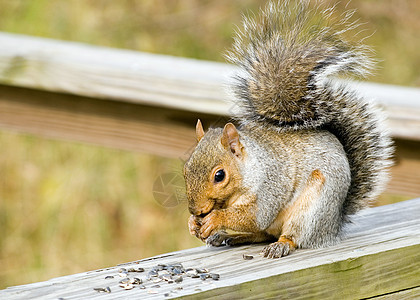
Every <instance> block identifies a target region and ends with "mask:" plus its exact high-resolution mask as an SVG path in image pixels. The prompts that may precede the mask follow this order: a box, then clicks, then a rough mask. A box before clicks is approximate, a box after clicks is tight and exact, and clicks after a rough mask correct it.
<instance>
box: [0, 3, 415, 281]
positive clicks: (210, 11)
mask: <svg viewBox="0 0 420 300" xmlns="http://www.w3.org/2000/svg"><path fill="white" fill-rule="evenodd" d="M264 2H265V1H261V0H260V1H251V0H247V1H243V0H235V1H225V0H212V1H198V0H180V1H163V0H159V1H155V0H144V1H133V0H120V1H106V0H84V1H80V0H67V1H63V0H37V1H26V0H14V1H11V0H0V30H2V31H8V32H13V33H22V34H28V35H35V36H43V37H50V38H55V39H63V40H73V41H80V42H84V43H92V44H97V45H103V46H110V47H118V48H127V49H134V50H139V51H147V52H154V53H162V54H169V55H177V56H186V57H192V58H199V59H209V60H218V61H223V57H222V53H223V52H224V51H225V50H226V49H227V48H228V47H229V46H230V43H231V41H232V40H231V36H232V33H233V30H234V28H235V25H234V24H239V23H240V19H241V13H242V12H244V11H245V10H246V9H251V10H255V9H256V8H257V7H259V6H260V5H261V4H262V3H264ZM329 2H332V1H329ZM343 7H344V4H339V6H338V8H339V9H342V8H343ZM350 7H355V8H358V9H359V12H358V14H357V16H358V17H360V19H361V21H362V22H366V23H367V24H366V25H364V27H365V28H366V29H367V30H368V32H374V31H376V33H375V34H374V36H373V37H371V38H370V39H369V40H368V43H369V44H371V45H372V46H373V47H374V48H375V50H376V52H377V57H378V58H379V59H380V60H381V62H380V65H379V66H380V68H379V69H378V71H377V74H376V75H375V76H374V77H373V78H372V80H373V81H378V82H385V83H391V84H402V85H412V86H416V85H417V86H418V85H420V73H419V71H418V70H419V69H420V56H419V55H418V49H420V39H419V35H418V32H419V31H420V21H419V19H418V16H419V15H420V4H419V2H418V1H410V0H401V1H387V2H383V1H380V0H375V1H373V0H371V1H362V0H353V1H352V2H351V3H350ZM0 50H1V47H0ZM180 169H181V164H180V160H170V159H164V158H159V157H154V156H151V155H147V154H138V153H130V152H125V151H118V150H112V149H106V148H100V147H94V146H88V145H82V144H76V143H69V142H58V141H51V140H47V139H43V138H40V137H34V136H27V135H21V134H16V133H11V132H7V131H0V288H4V287H6V286H10V285H16V284H24V283H28V282H34V281H41V280H46V279H48V278H51V277H55V276H60V275H64V274H70V273H75V272H81V271H86V270H91V269H96V268H101V267H105V266H111V265H115V264H117V263H122V262H126V261H132V260H137V259H140V258H143V257H148V256H151V255H155V254H159V253H164V252H168V251H173V250H178V249H184V248H190V247H194V246H198V245H201V242H200V241H198V240H196V239H195V238H193V237H191V236H190V235H189V234H188V231H187V225H186V222H187V217H188V211H187V208H186V204H185V203H181V204H180V205H178V206H176V207H174V208H167V207H163V206H161V205H160V204H159V203H158V202H157V201H155V200H154V198H153V194H152V189H153V184H154V182H155V180H156V179H157V178H158V176H160V175H161V174H164V173H168V172H174V171H175V172H180ZM406 198H407V197H404V196H401V195H385V196H384V197H382V199H381V201H382V203H388V202H393V201H397V200H402V199H406Z"/></svg>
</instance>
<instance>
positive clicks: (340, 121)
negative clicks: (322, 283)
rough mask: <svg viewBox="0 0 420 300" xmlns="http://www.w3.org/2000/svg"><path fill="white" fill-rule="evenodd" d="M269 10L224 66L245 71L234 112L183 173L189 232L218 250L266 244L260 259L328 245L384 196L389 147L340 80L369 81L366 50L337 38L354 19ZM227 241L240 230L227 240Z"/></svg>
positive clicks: (238, 80)
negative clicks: (231, 120)
mask: <svg viewBox="0 0 420 300" xmlns="http://www.w3.org/2000/svg"><path fill="white" fill-rule="evenodd" d="M333 12H334V8H331V7H330V8H327V9H321V8H320V6H315V7H313V6H311V5H310V3H309V1H305V0H301V1H296V2H289V1H282V3H275V2H269V3H268V5H267V6H266V7H265V9H263V10H262V11H261V12H260V15H259V16H256V17H249V18H245V19H244V22H243V30H242V31H238V32H237V35H236V37H235V40H234V44H233V47H232V50H231V51H229V52H228V54H227V58H228V60H229V61H230V62H232V63H234V64H236V65H237V66H239V67H240V72H239V73H238V74H237V75H236V76H235V77H234V80H233V83H232V90H233V93H234V95H235V100H234V104H235V105H236V106H237V107H238V111H237V112H236V113H235V115H234V116H233V118H234V119H235V120H236V121H237V122H238V123H239V124H240V126H239V127H236V126H235V125H234V124H232V123H228V124H226V125H225V126H224V128H223V129H222V128H212V129H209V130H208V131H207V132H206V133H205V132H204V130H203V127H202V125H201V122H200V121H198V122H197V126H196V133H197V140H198V144H197V146H196V148H195V150H194V152H193V153H192V155H191V157H190V158H189V159H188V161H187V162H186V163H185V166H184V177H185V182H186V191H187V197H188V206H189V211H190V213H191V217H190V218H189V221H188V225H189V230H190V233H191V234H193V235H195V236H197V237H198V238H200V239H202V240H203V241H206V242H207V244H210V245H213V246H220V245H222V244H224V243H226V244H228V245H237V244H242V243H254V242H272V243H271V244H268V245H267V246H265V247H264V248H263V250H262V254H263V256H265V257H269V258H278V257H281V256H285V255H288V254H289V253H290V252H292V251H293V250H295V249H296V248H315V247H324V246H327V245H332V244H334V243H337V242H338V241H339V240H340V237H341V233H342V229H343V226H344V225H345V224H346V223H347V222H349V215H352V214H354V213H356V212H357V211H359V210H360V209H362V208H364V207H366V206H367V205H368V204H369V203H370V202H371V201H372V200H374V199H375V197H377V196H378V195H379V194H380V193H381V192H382V191H383V189H384V188H385V185H386V183H387V180H388V169H389V167H390V166H391V164H392V162H391V156H392V152H393V147H392V143H391V139H390V137H389V134H388V131H387V130H386V129H385V128H384V126H383V115H382V113H381V112H380V111H379V110H378V109H377V108H376V107H375V106H374V105H373V104H372V103H370V102H367V101H365V100H364V99H362V98H361V97H360V96H358V95H357V93H356V92H354V91H352V90H351V89H350V88H349V87H347V86H346V85H345V83H337V82H336V81H334V79H332V77H333V76H337V75H343V74H344V75H346V74H351V75H356V76H359V77H364V76H365V75H367V74H369V71H370V69H371V67H372V60H371V58H370V55H369V50H368V49H367V48H366V47H365V46H363V45H362V44H361V43H356V44H352V43H349V42H347V41H346V40H344V39H343V38H342V36H343V34H344V33H345V32H352V31H354V29H355V28H356V27H357V24H356V23H352V22H350V21H349V19H350V18H351V15H352V13H351V12H346V13H344V14H343V15H341V16H340V17H339V19H337V18H335V17H333ZM226 230H230V231H235V233H227V231H226Z"/></svg>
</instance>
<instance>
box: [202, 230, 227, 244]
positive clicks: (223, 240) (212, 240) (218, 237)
mask: <svg viewBox="0 0 420 300" xmlns="http://www.w3.org/2000/svg"><path fill="white" fill-rule="evenodd" d="M229 239H230V235H229V234H227V233H226V232H225V231H219V232H216V233H215V234H213V235H211V236H209V237H208V238H207V240H206V244H207V245H208V246H213V247H220V246H223V245H226V244H227V240H229Z"/></svg>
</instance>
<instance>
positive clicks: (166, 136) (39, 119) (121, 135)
mask: <svg viewBox="0 0 420 300" xmlns="http://www.w3.org/2000/svg"><path fill="white" fill-rule="evenodd" d="M201 117H202V118H203V119H204V121H205V122H208V123H214V122H216V120H217V118H218V117H216V116H211V115H207V114H202V115H201ZM195 122H196V116H194V115H193V114H188V113H186V112H185V111H181V110H176V109H167V108H164V107H153V106H146V105H139V104H138V105H135V104H132V103H126V102H114V101H103V100H98V99H94V98H88V97H80V96H73V95H68V94H60V93H50V92H43V91H38V90H31V89H23V88H16V87H9V86H0V127H3V128H6V129H11V130H16V131H20V132H24V133H32V134H37V135H42V136H45V137H49V138H56V139H66V140H72V141H80V142H86V143H92V144H97V145H102V146H108V147H113V148H118V149H125V150H133V151H143V152H149V153H154V154H157V155H162V156H167V157H175V158H185V157H186V152H188V150H190V149H191V148H192V147H194V145H195V143H196V142H195V141H196V139H195V131H194V124H195Z"/></svg>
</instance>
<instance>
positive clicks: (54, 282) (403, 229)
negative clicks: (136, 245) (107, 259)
mask: <svg viewBox="0 0 420 300" xmlns="http://www.w3.org/2000/svg"><path fill="white" fill-rule="evenodd" d="M419 215H420V199H415V200H409V201H404V202H400V203H397V204H392V205H385V206H381V207H375V208H371V209H366V210H364V211H362V212H361V213H360V214H358V215H356V216H354V218H353V223H352V224H350V225H349V226H348V227H347V228H346V237H345V239H344V240H343V242H342V243H340V244H338V245H336V246H332V247H328V248H322V249H305V250H302V249H301V250H298V251H296V252H294V253H292V254H291V255H290V256H287V257H284V258H280V259H267V258H263V257H261V256H260V255H259V254H258V253H259V252H260V251H261V249H262V247H263V245H248V246H240V247H226V246H225V247H220V248H208V247H199V248H194V249H188V250H183V251H178V252H173V253H167V254H163V255H159V256H156V257H152V258H146V259H142V260H139V261H135V262H132V263H127V264H122V265H119V266H115V267H110V268H105V269H102V270H97V271H91V272H86V273H80V274H75V275H69V276H64V277H59V278H54V279H51V280H49V281H45V282H39V283H33V284H28V285H22V286H15V287H10V288H7V289H5V290H2V291H0V298H4V299H33V298H43V299H58V298H64V299H72V298H77V299H96V298H97V299H104V298H109V299H128V298H133V299H134V298H139V299H140V298H141V299H152V298H156V297H158V298H160V299H161V298H162V299H163V298H172V297H182V298H185V299H208V298H216V297H218V298H223V299H267V298H269V299H292V298H293V299H307V298H316V299H362V298H372V297H378V298H381V297H384V298H386V297H387V296H391V295H394V296H397V297H398V296H404V297H407V298H410V297H411V298H415V296H416V295H417V296H418V295H419V287H420V234H419V233H420V219H419ZM244 254H246V255H251V256H253V259H251V260H245V259H244V258H243V255H244ZM176 263H182V264H183V266H184V267H185V268H199V269H203V268H206V269H208V270H209V272H211V273H216V274H219V275H220V278H219V280H212V279H206V280H204V281H203V280H200V279H199V278H191V277H187V276H186V275H183V276H184V277H183V281H182V282H180V283H167V282H165V281H161V282H159V283H157V282H153V280H152V281H151V280H147V278H146V277H147V276H146V275H147V273H148V272H149V271H150V270H151V269H152V268H153V267H154V266H157V265H158V264H162V265H171V264H176ZM122 267H123V268H126V270H129V269H130V268H135V269H138V268H139V267H142V268H144V269H145V272H144V273H130V272H128V276H129V277H139V278H140V279H142V280H143V281H144V287H145V288H144V289H141V288H139V287H138V286H135V288H133V289H130V290H124V289H123V288H121V287H120V286H119V281H120V280H121V279H122V277H120V276H119V271H118V270H119V269H120V268H122ZM108 276H113V277H112V278H111V277H108ZM156 285H158V286H156ZM106 287H109V288H110V291H111V292H110V293H109V294H108V293H104V292H97V291H95V290H94V289H95V288H106Z"/></svg>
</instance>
